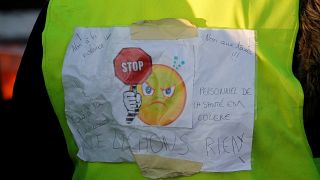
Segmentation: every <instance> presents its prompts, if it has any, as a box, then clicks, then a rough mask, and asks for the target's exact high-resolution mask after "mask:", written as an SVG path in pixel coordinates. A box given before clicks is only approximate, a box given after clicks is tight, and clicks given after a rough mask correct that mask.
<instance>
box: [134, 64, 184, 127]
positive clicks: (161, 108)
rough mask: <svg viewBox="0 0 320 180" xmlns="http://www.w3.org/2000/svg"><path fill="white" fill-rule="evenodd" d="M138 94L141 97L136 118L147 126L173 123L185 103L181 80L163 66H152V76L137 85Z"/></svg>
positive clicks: (172, 71) (170, 69)
mask: <svg viewBox="0 0 320 180" xmlns="http://www.w3.org/2000/svg"><path fill="white" fill-rule="evenodd" d="M138 92H139V93H140V94H141V96H142V103H141V107H140V110H139V115H138V117H139V118H140V119H141V120H142V121H143V122H144V123H146V124H148V125H160V126H166V125H168V124H170V123H172V122H174V121H175V120H176V119H177V118H178V117H179V115H180V114H181V113H182V111H183V109H184V106H185V103H186V87H185V84H184V82H183V79H182V78H181V76H180V75H179V74H178V73H177V72H176V71H175V70H174V69H172V68H170V67H168V66H165V65H160V64H155V65H153V66H152V74H151V75H150V76H149V77H148V79H147V80H146V81H145V82H144V83H143V84H141V85H138Z"/></svg>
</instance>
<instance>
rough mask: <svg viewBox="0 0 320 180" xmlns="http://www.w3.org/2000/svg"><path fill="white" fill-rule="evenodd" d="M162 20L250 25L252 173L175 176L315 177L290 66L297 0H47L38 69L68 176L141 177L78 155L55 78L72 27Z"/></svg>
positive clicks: (126, 167) (128, 166) (127, 166)
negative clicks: (71, 169)
mask: <svg viewBox="0 0 320 180" xmlns="http://www.w3.org/2000/svg"><path fill="white" fill-rule="evenodd" d="M161 18H184V19H188V20H189V21H191V22H192V23H193V24H195V25H197V26H198V27H211V28H231V29H234V28H237V29H253V30H256V42H257V47H256V56H257V68H256V69H257V71H256V109H255V114H256V115H255V116H256V117H255V125H254V126H255V127H254V134H253V149H252V170H251V171H241V172H232V173H230V172H229V173H198V174H196V175H193V176H190V177H179V178H177V179H259V180H261V179H310V180H313V179H319V174H318V173H317V170H316V167H315V165H314V163H313V159H312V156H311V153H310V149H309V146H308V143H307V140H306V137H305V134H304V129H303V123H302V105H303V93H302V89H301V86H300V84H299V82H298V81H297V80H296V79H295V77H294V75H293V74H292V71H291V63H292V54H293V49H294V44H295V37H296V33H297V29H298V1H297V0H294V1H287V0H279V1H272V0H255V1H253V0H228V1H225V0H215V1H212V0H188V1H187V0H185V1H184V0H176V1H172V0H135V1H128V0H117V1H111V0H95V1H89V0H83V1H79V0H77V1H76V0H64V1H58V0H51V1H50V4H49V7H48V13H47V21H46V27H45V30H44V32H43V48H44V52H43V73H44V78H45V83H46V87H47V90H48V94H49V97H50V100H51V102H52V105H53V107H54V110H55V112H56V114H57V116H58V118H59V121H60V124H61V126H62V129H63V132H64V135H65V138H66V141H67V145H68V150H69V153H70V156H71V157H72V159H73V160H74V162H75V164H76V169H75V173H74V179H145V178H144V177H142V176H141V175H140V172H139V169H138V167H137V165H135V164H134V163H121V164H114V163H87V162H83V161H81V160H79V159H78V158H77V157H76V154H77V151H78V149H77V146H76V144H75V141H74V139H73V137H72V134H71V132H70V130H69V128H68V126H67V121H66V118H65V113H64V94H63V87H62V82H61V76H62V73H61V71H62V65H63V59H64V55H65V51H66V49H67V45H68V43H69V41H70V40H71V38H72V35H73V31H74V29H75V27H79V26H80V27H81V26H83V27H111V26H128V25H130V24H131V23H132V22H137V21H140V20H146V19H151V20H156V19H161ZM48 156H50V154H48Z"/></svg>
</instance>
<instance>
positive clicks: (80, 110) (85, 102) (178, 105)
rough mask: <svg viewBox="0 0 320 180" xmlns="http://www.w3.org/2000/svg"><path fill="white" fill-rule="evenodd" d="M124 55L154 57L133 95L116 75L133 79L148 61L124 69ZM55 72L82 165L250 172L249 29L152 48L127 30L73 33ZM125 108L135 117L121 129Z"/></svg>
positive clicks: (205, 32) (203, 33)
mask: <svg viewBox="0 0 320 180" xmlns="http://www.w3.org/2000/svg"><path fill="white" fill-rule="evenodd" d="M124 48H131V50H132V49H134V50H137V49H136V48H140V49H142V50H143V51H144V52H145V53H146V54H148V55H149V56H150V57H151V59H152V72H151V73H150V74H149V75H148V76H145V77H146V79H145V80H144V81H143V82H141V83H140V84H136V85H137V92H136V94H134V95H133V96H132V97H131V96H130V97H128V96H127V94H126V93H127V92H128V91H129V94H132V92H130V86H132V85H130V84H125V83H124V82H125V81H127V80H128V78H129V79H130V78H131V77H130V75H129V76H126V78H124V79H126V80H123V77H122V76H119V75H117V73H116V72H119V71H118V70H122V73H127V72H128V71H129V70H130V71H131V70H132V71H136V72H137V73H140V72H139V71H140V70H141V69H143V68H145V67H146V66H145V65H146V62H144V63H142V62H141V63H140V64H139V62H138V61H140V60H141V61H143V60H142V59H140V60H139V58H138V60H137V61H136V62H137V63H135V62H134V63H133V62H131V60H128V61H126V62H125V63H124V61H122V60H123V59H124V60H126V58H127V57H126V55H127V54H128V53H131V51H126V50H127V49H125V50H124V51H122V50H123V49H124ZM138 51H140V50H138ZM120 55H121V56H120ZM122 55H123V56H122ZM123 57H125V58H123ZM116 59H117V60H116ZM119 59H120V61H121V64H120V66H118V65H117V63H115V61H118V60H119ZM129 59H130V58H129ZM128 62H129V63H128ZM117 68H118V69H117ZM130 68H131V69H130ZM141 71H142V70H141ZM62 75H63V76H62V79H63V86H64V91H65V111H66V116H67V122H68V125H69V127H70V129H71V131H72V133H73V135H74V137H75V140H76V142H77V145H78V147H79V152H78V156H79V157H80V158H81V159H83V160H86V161H99V162H121V161H133V156H132V155H133V154H151V155H159V156H164V157H170V158H178V159H185V160H191V161H196V162H202V163H203V167H202V171H208V172H226V171H239V170H250V169H251V149H252V147H251V144H252V131H253V121H254V92H255V91H254V81H255V37H254V31H251V30H226V29H205V28H201V29H199V37H197V38H191V39H181V40H157V41H155V40H131V39H130V33H129V28H126V27H115V28H78V29H76V30H75V33H74V36H73V38H72V40H71V42H70V44H69V47H68V50H67V52H66V56H65V60H64V66H63V72H62ZM119 77H120V78H119ZM130 82H131V81H130ZM137 94H139V95H137ZM137 96H139V97H140V98H138V99H140V100H136V99H135V100H133V101H132V100H131V101H130V100H125V99H126V98H127V99H130V98H133V97H134V98H137ZM125 97H126V98H125ZM132 102H134V104H135V105H132ZM130 103H131V104H130ZM131 106H137V107H138V108H137V109H139V111H138V112H137V114H136V115H135V116H134V118H133V119H132V121H130V122H128V121H127V120H126V119H127V117H128V114H129V113H130V112H134V111H132V109H131V110H130V108H131ZM132 153H133V154H132Z"/></svg>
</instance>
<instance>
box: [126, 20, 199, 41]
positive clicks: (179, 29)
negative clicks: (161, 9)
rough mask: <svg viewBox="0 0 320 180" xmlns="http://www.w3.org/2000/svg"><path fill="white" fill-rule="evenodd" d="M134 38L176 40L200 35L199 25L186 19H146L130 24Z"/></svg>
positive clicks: (132, 37)
mask: <svg viewBox="0 0 320 180" xmlns="http://www.w3.org/2000/svg"><path fill="white" fill-rule="evenodd" d="M130 33H131V39H133V40H174V39H186V38H194V37H197V36H198V30H197V27H196V26H195V25H193V24H191V23H190V22H189V21H188V20H185V19H171V18H168V19H160V20H144V21H139V22H136V23H133V24H132V25H131V26H130Z"/></svg>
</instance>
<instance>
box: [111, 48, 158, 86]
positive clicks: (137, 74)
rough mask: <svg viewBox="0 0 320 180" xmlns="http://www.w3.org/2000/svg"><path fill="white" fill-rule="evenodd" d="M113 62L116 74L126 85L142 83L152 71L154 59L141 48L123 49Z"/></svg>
mask: <svg viewBox="0 0 320 180" xmlns="http://www.w3.org/2000/svg"><path fill="white" fill-rule="evenodd" d="M113 64H114V70H115V75H116V76H117V77H118V78H119V79H120V80H121V81H122V82H123V83H124V84H126V85H137V84H142V83H143V82H144V81H145V80H146V79H147V78H148V77H149V75H150V74H151V71H152V59H151V57H150V56H149V55H148V54H147V53H146V52H145V51H143V50H142V49H141V48H135V47H130V48H123V49H121V51H120V52H119V53H118V55H117V56H116V57H115V58H114V60H113Z"/></svg>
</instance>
